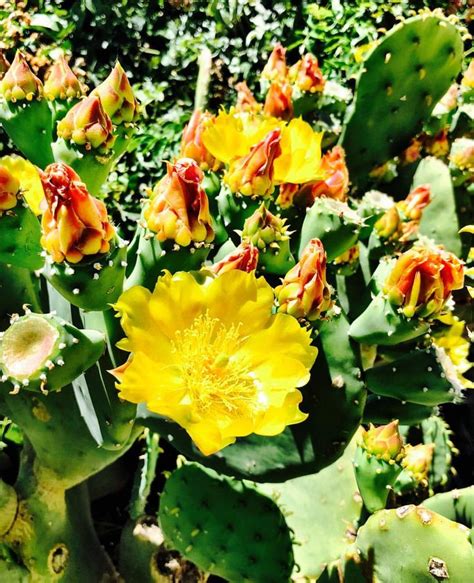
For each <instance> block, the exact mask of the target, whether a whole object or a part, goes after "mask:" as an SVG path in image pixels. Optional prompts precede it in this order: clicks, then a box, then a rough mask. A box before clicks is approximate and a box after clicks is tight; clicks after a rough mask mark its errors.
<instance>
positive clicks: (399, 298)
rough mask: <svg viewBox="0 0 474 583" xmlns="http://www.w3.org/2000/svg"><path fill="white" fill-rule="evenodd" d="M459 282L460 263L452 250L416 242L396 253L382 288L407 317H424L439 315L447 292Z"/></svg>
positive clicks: (461, 272) (460, 281) (458, 287)
mask: <svg viewBox="0 0 474 583" xmlns="http://www.w3.org/2000/svg"><path fill="white" fill-rule="evenodd" d="M463 285H464V268H463V264H462V262H461V261H460V260H459V259H458V258H457V257H456V256H455V255H454V254H453V253H449V252H448V251H445V250H444V249H442V248H440V247H435V246H427V245H421V244H420V245H415V246H414V247H412V248H411V249H410V250H408V251H406V252H405V253H403V254H402V255H400V257H399V258H398V260H397V261H396V263H395V265H394V267H393V269H392V271H391V273H390V275H389V276H388V278H387V280H386V282H385V284H384V288H383V290H384V293H385V294H386V295H387V297H388V300H389V301H390V303H391V304H393V305H395V306H397V307H398V308H399V310H400V311H401V313H403V314H404V315H405V316H406V317H407V318H413V317H414V316H415V315H416V316H419V317H422V318H428V317H434V316H436V315H437V314H439V313H440V312H441V310H442V309H443V307H444V305H445V303H446V300H447V299H448V298H449V296H450V294H451V292H452V291H453V290H456V289H461V288H462V287H463Z"/></svg>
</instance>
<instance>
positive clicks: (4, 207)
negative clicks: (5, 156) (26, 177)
mask: <svg viewBox="0 0 474 583" xmlns="http://www.w3.org/2000/svg"><path fill="white" fill-rule="evenodd" d="M19 191H20V182H19V180H18V179H17V178H16V177H15V176H13V174H12V173H11V172H10V171H9V170H8V168H6V167H5V166H1V165H0V215H1V214H3V213H4V212H5V211H9V210H11V209H12V208H15V207H16V205H17V202H18V194H19Z"/></svg>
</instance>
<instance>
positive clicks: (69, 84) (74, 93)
mask: <svg viewBox="0 0 474 583" xmlns="http://www.w3.org/2000/svg"><path fill="white" fill-rule="evenodd" d="M44 94H45V96H46V98H47V99H50V100H54V99H79V98H80V97H82V96H83V95H85V91H84V87H83V86H82V85H81V83H80V81H79V79H78V78H77V77H76V75H75V74H74V72H73V71H72V69H71V67H70V66H69V65H68V63H67V61H66V59H65V58H64V55H61V56H60V57H59V59H58V60H57V61H56V62H55V63H54V64H53V65H52V67H51V68H50V70H49V73H48V77H47V79H46V81H45V83H44Z"/></svg>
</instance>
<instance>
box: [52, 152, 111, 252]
mask: <svg viewBox="0 0 474 583" xmlns="http://www.w3.org/2000/svg"><path fill="white" fill-rule="evenodd" d="M41 182H42V183H43V188H44V193H45V197H46V202H47V203H48V208H47V209H46V211H45V213H44V214H43V217H42V221H41V227H42V231H43V236H42V238H41V245H42V246H43V248H44V249H46V251H48V252H49V254H50V255H51V257H52V258H53V261H55V262H56V263H60V262H62V261H64V260H66V261H68V262H70V263H78V262H79V261H81V260H82V259H84V258H85V257H90V256H93V255H97V254H102V253H107V252H108V251H109V249H110V240H111V239H112V237H113V236H114V234H115V229H114V227H113V226H112V225H111V223H110V221H109V217H108V215H107V209H106V208H105V205H104V203H103V202H102V201H100V200H97V199H96V198H94V197H93V196H91V195H90V194H89V193H88V191H87V188H86V185H85V184H84V183H83V182H82V181H81V179H80V177H79V176H78V175H77V174H76V173H75V172H74V170H73V169H72V168H70V167H69V166H67V165H66V164H63V163H62V162H59V163H55V164H50V165H49V166H48V167H47V168H46V169H45V171H44V172H43V173H42V174H41Z"/></svg>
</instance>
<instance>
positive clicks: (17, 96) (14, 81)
mask: <svg viewBox="0 0 474 583" xmlns="http://www.w3.org/2000/svg"><path fill="white" fill-rule="evenodd" d="M0 93H1V94H2V95H3V97H4V98H5V99H6V100H7V101H12V102H15V101H22V100H24V99H25V100H26V101H32V100H33V99H35V98H37V99H40V98H41V96H42V95H43V84H42V83H41V81H40V80H39V79H38V77H37V76H36V75H35V74H34V73H33V71H32V70H31V69H30V66H29V65H28V63H27V62H26V59H25V57H24V55H23V53H21V52H20V51H17V52H16V55H15V58H14V60H13V63H12V64H11V66H10V68H9V69H8V71H7V72H6V73H5V75H4V77H3V79H2V81H1V82H0Z"/></svg>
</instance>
